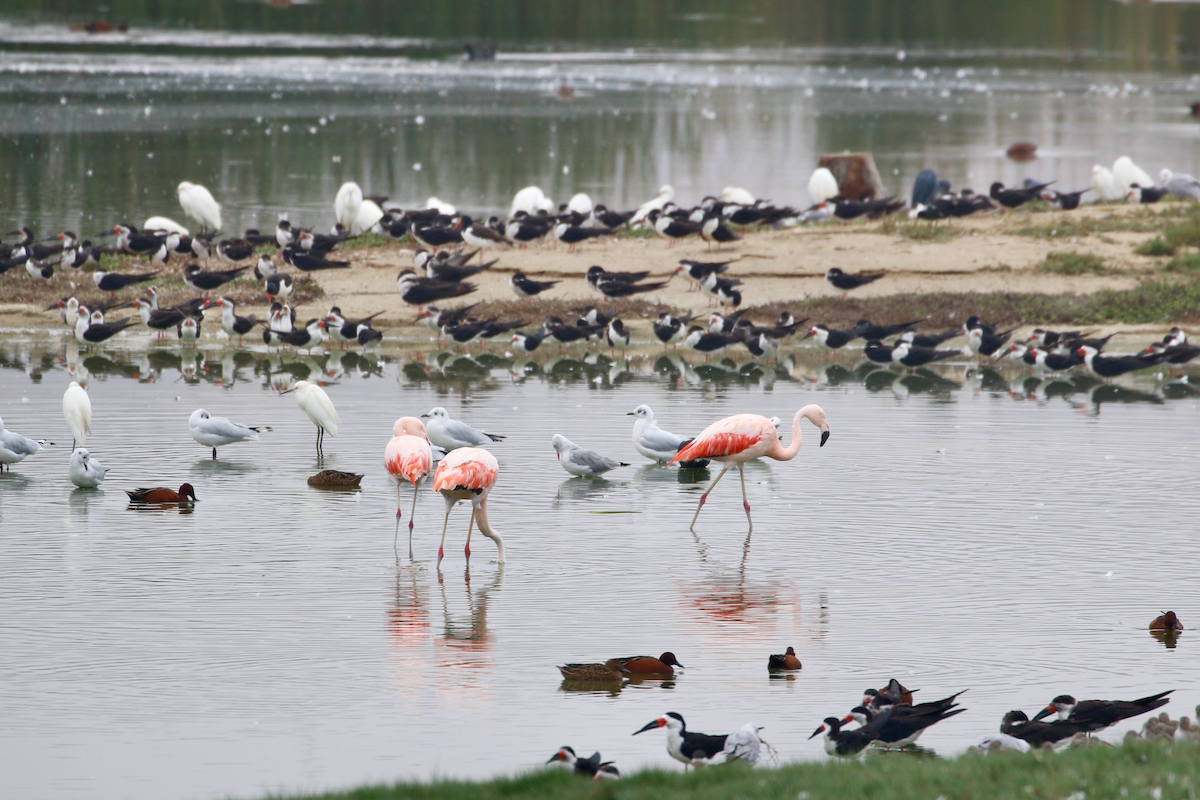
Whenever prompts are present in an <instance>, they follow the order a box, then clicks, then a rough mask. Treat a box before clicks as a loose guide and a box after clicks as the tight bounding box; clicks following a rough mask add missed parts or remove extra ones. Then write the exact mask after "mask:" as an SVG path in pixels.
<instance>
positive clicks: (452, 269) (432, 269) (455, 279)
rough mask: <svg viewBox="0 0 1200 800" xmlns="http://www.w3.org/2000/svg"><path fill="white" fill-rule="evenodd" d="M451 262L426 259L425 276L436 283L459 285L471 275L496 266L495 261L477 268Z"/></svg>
mask: <svg viewBox="0 0 1200 800" xmlns="http://www.w3.org/2000/svg"><path fill="white" fill-rule="evenodd" d="M478 252H481V251H479V250H474V251H472V252H470V253H468V254H467V258H470V257H471V256H473V255H474V254H475V253H478ZM439 255H440V254H439ZM453 261H454V260H451V259H441V258H437V257H432V258H429V259H426V260H425V275H426V276H427V277H429V278H431V279H433V280H436V281H445V282H446V283H461V282H462V281H465V280H466V279H467V278H470V277H471V276H473V275H478V274H479V273H481V272H483V271H484V270H486V269H491V268H492V267H493V266H494V265H495V264H496V260H495V259H493V260H492V261H489V262H487V263H486V264H483V263H481V264H480V265H479V266H478V267H467V266H463V265H462V264H456V263H453Z"/></svg>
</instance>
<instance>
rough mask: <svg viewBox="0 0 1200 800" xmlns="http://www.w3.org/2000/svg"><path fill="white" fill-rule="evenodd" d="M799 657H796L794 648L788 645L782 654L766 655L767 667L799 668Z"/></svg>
mask: <svg viewBox="0 0 1200 800" xmlns="http://www.w3.org/2000/svg"><path fill="white" fill-rule="evenodd" d="M800 666H801V664H800V659H799V658H796V648H794V647H789V648H788V649H787V652H786V653H784V654H783V655H772V656H768V657H767V669H800Z"/></svg>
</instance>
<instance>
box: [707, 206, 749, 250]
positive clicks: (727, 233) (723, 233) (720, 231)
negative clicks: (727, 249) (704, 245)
mask: <svg viewBox="0 0 1200 800" xmlns="http://www.w3.org/2000/svg"><path fill="white" fill-rule="evenodd" d="M700 238H701V239H703V240H704V241H706V242H708V244H709V249H712V245H713V244H716V246H717V249H718V250H720V249H721V245H723V244H728V243H730V242H740V241H741V240H742V237H741V236H738V235H737V234H736V233H734V232H733V231H731V230H729V228H726V227H725V226H724V225H722V224H721V217H720V216H719V215H717V214H708V215H707V216H705V217H704V219H702V220H701V221H700Z"/></svg>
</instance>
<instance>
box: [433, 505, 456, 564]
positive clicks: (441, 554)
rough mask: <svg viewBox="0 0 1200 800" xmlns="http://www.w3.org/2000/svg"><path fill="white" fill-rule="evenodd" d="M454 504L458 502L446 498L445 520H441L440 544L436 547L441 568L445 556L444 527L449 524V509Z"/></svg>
mask: <svg viewBox="0 0 1200 800" xmlns="http://www.w3.org/2000/svg"><path fill="white" fill-rule="evenodd" d="M456 502H458V501H457V500H455V499H453V498H451V497H447V498H446V518H445V519H443V520H442V542H441V544H439V545H438V566H439V567H441V565H442V558H443V557H444V556H445V546H446V525H447V524H449V522H450V509H452V508H454V504H455V503H456Z"/></svg>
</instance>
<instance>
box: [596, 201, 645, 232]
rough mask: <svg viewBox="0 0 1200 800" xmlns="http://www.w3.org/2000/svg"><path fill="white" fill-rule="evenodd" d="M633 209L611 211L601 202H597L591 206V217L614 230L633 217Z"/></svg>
mask: <svg viewBox="0 0 1200 800" xmlns="http://www.w3.org/2000/svg"><path fill="white" fill-rule="evenodd" d="M635 213H637V212H635V211H611V210H609V208H608V207H607V206H605V205H604V204H602V203H597V204H596V205H595V206H594V207H593V208H592V219H594V220H596V221H597V222H599V223H600V224H601V225H603V226H604V227H606V228H608V229H609V230H614V229H616V228H619V227H621V226H622V225H624V224H625V223H626V222H629V220H631V219H633V215H634V214H635Z"/></svg>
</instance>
